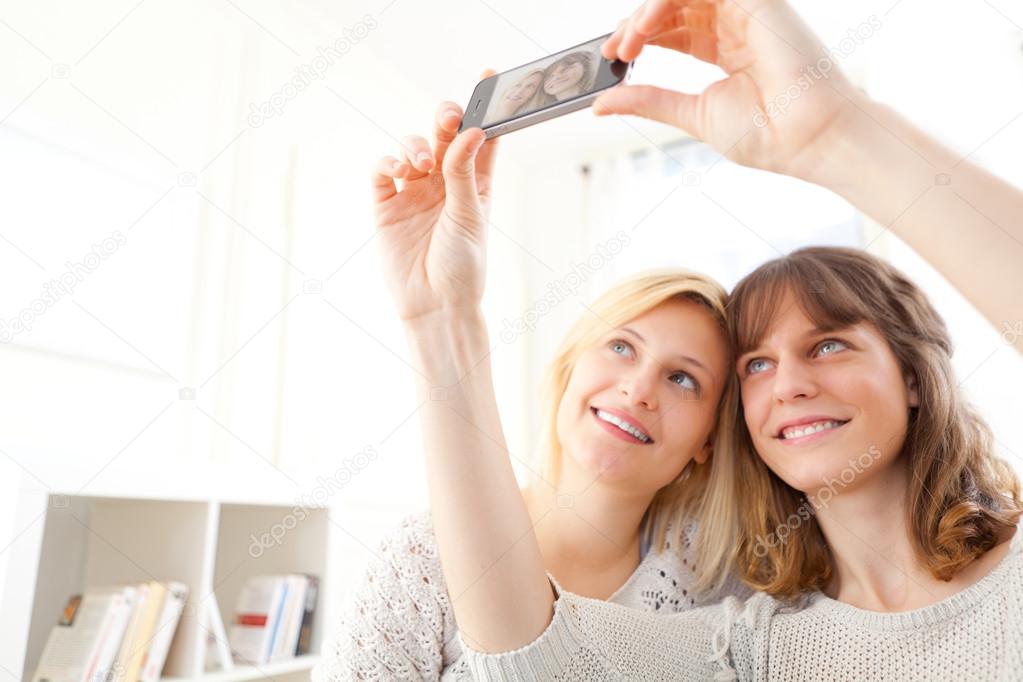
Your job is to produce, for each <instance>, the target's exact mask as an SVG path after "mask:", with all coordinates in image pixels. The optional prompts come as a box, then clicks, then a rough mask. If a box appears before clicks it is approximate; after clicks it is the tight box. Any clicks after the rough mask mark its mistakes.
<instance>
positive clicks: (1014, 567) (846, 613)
mask: <svg viewBox="0 0 1023 682" xmlns="http://www.w3.org/2000/svg"><path fill="white" fill-rule="evenodd" d="M1021 536H1023V532H1019V529H1017V532H1016V534H1015V536H1014V537H1013V539H1012V541H1011V544H1010V549H1009V552H1008V554H1007V555H1006V556H1005V557H1004V558H1003V559H1002V560H1001V562H1000V563H999V564H998V565H997V566H996V567H995V568H994V569H993V570H992V571H991V572H990V573H989V574H988V575H987V576H985V577H984V578H982V579H981V580H980V581H978V582H977V583H975V584H973V585H971V586H970V587H968V588H967V589H965V590H962V591H961V592H959V593H957V594H955V595H953V596H951V597H948V598H946V599H943V600H942V601H940V602H937V603H935V604H932V605H930V606H927V607H924V608H920V609H915V610H913V611H906V612H902V613H879V612H874V611H866V610H863V609H858V608H856V607H853V606H850V605H848V604H843V603H841V602H837V601H835V600H833V599H829V598H828V597H826V596H824V595H822V594H820V593H815V594H812V595H809V596H808V598H807V600H806V602H805V603H804V604H802V606H801V608H797V609H792V608H786V607H784V606H783V604H782V603H781V602H779V601H777V600H775V599H772V598H771V597H769V596H767V595H766V594H757V595H755V596H753V597H750V598H749V599H747V600H746V601H745V602H743V601H740V600H739V599H736V598H735V597H727V598H725V600H724V601H723V602H721V603H720V604H715V605H713V606H708V607H705V608H699V609H693V610H690V611H688V612H686V613H682V614H678V615H671V616H667V617H662V618H656V617H651V616H650V614H648V613H643V612H642V611H638V610H634V609H627V608H623V607H621V606H619V605H616V604H607V603H604V602H600V601H595V600H592V599H586V598H584V597H580V596H578V595H574V594H572V593H570V592H565V591H564V590H559V592H560V594H559V598H558V599H557V601H556V602H555V607H554V619H553V621H552V622H551V624H550V626H549V627H548V628H547V630H545V631H544V632H543V634H541V635H540V637H539V638H538V639H537V640H536V641H534V642H533V643H531V644H529V645H527V646H525V647H523V648H522V649H518V650H516V651H511V652H508V653H503V654H491V655H487V654H481V653H479V652H476V651H473V650H472V649H469V648H468V647H466V655H465V660H466V661H467V662H468V665H469V666H470V668H471V669H472V672H473V676H474V677H475V679H477V680H708V679H717V680H732V679H742V680H949V681H953V680H954V681H955V682H959V681H960V680H1023V613H1021V611H1023V550H1021V547H1023V539H1021Z"/></svg>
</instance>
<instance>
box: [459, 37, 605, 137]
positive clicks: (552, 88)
mask: <svg viewBox="0 0 1023 682" xmlns="http://www.w3.org/2000/svg"><path fill="white" fill-rule="evenodd" d="M609 35H610V34H609ZM607 37H608V36H606V35H605V36H601V37H599V38H595V39H594V40H591V41H589V42H587V43H582V44H580V45H576V46H575V47H571V48H569V49H567V50H564V51H562V52H558V53H555V54H552V55H550V56H548V57H544V58H543V59H538V60H536V61H535V62H531V63H529V64H526V65H524V66H520V67H518V68H515V69H511V70H510V71H505V72H504V73H499V74H497V75H496V76H493V77H492V78H493V79H494V80H495V83H494V85H493V91H492V92H493V96H492V97H490V101H489V105H488V107H487V110H486V113H485V114H484V115H483V119H482V121H481V123H480V124H479V125H481V126H482V127H484V128H486V127H488V126H492V125H493V124H495V123H499V122H501V121H506V120H509V119H513V118H519V117H522V116H526V115H528V114H530V113H533V112H536V111H539V110H541V109H545V108H547V107H550V106H552V105H555V104H559V103H562V102H567V101H569V100H573V99H577V98H580V97H584V96H586V95H590V94H592V93H593V92H595V91H597V90H602V89H604V88H606V87H607V86H608V85H609V84H610V83H608V82H605V81H607V80H608V77H609V76H611V74H610V73H606V72H607V71H608V62H607V60H606V59H604V58H603V56H602V55H601V54H600V46H601V45H602V44H603V43H604V41H605V40H607ZM623 66H624V65H623ZM611 77H612V78H613V76H611Z"/></svg>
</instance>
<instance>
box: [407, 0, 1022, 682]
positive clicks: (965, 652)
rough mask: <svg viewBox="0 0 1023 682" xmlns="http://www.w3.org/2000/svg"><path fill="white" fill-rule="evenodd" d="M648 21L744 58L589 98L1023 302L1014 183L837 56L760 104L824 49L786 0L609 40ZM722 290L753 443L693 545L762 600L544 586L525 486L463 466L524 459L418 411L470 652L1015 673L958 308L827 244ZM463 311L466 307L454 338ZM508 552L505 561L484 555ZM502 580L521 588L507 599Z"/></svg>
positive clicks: (520, 666) (497, 664)
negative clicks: (592, 592)
mask: <svg viewBox="0 0 1023 682" xmlns="http://www.w3.org/2000/svg"><path fill="white" fill-rule="evenodd" d="M643 44H656V45H662V46H666V47H672V48H675V49H678V50H680V51H684V52H687V53H691V54H694V55H695V56H697V57H699V58H701V59H705V60H707V61H711V62H713V63H715V64H717V65H718V66H721V67H722V68H723V69H725V70H726V71H727V72H728V73H729V74H730V76H729V78H727V79H725V80H723V81H718V82H716V83H714V84H713V85H711V86H710V87H709V88H707V90H706V91H704V92H703V93H701V94H700V95H698V96H694V95H683V94H680V93H673V92H670V91H665V90H660V89H657V88H652V87H650V86H623V87H619V88H615V89H614V90H612V91H609V92H608V93H605V94H604V95H602V96H601V98H600V99H599V100H598V101H597V102H596V103H595V104H594V109H595V110H596V112H597V113H598V114H601V113H638V114H641V115H644V116H647V117H649V118H654V119H657V120H662V121H665V122H670V123H673V124H675V125H679V126H680V127H682V128H684V129H686V130H688V131H689V132H691V133H693V134H694V135H696V136H697V137H699V138H701V139H704V140H705V141H708V142H709V143H711V144H712V145H713V146H715V147H716V148H718V149H721V150H727V151H726V153H727V154H728V155H729V156H730V158H732V159H734V160H736V161H738V162H740V163H744V164H747V165H751V166H756V167H760V168H764V169H768V170H772V171H775V172H781V173H786V174H789V175H793V176H796V177H799V178H802V179H804V180H808V181H812V182H815V183H818V184H821V185H823V186H825V187H828V188H830V189H832V190H834V191H836V192H837V193H839V194H841V195H842V196H844V197H845V198H847V199H848V200H849V201H850V202H851V203H852V204H854V205H855V206H857V207H859V208H860V209H861V210H862V211H863V212H865V213H867V214H868V215H871V216H872V217H874V218H875V219H877V220H879V221H880V222H883V223H884V224H885V225H887V226H888V229H890V230H891V231H892V232H893V233H895V234H896V235H897V236H899V237H901V238H902V239H903V240H905V241H906V242H907V243H909V244H910V245H911V246H913V247H914V248H916V250H917V251H918V252H919V253H921V254H922V255H923V256H924V257H925V258H926V259H927V260H929V261H930V262H931V264H932V265H934V266H935V267H936V268H937V269H939V270H940V271H941V272H942V273H943V274H944V275H945V277H946V278H947V279H948V280H949V281H951V282H952V283H953V284H954V285H955V286H957V287H958V288H959V289H960V291H962V292H963V293H964V294H965V295H966V297H967V298H968V299H969V300H971V301H972V302H973V304H974V305H975V306H976V307H977V308H978V309H980V310H981V312H983V313H984V314H985V315H986V316H987V317H988V319H989V320H991V321H993V322H994V323H995V324H999V323H1000V322H1001V321H1005V320H1016V319H1020V318H1021V317H1023V309H1021V303H1020V298H1019V292H1021V291H1023V270H1021V269H1020V268H1019V263H1020V262H1023V246H1021V245H1023V225H1021V223H1020V216H1023V193H1021V192H1020V191H1019V190H1018V189H1016V188H1013V187H1011V186H1009V185H1008V184H1007V183H1005V182H1003V181H1001V180H1000V179H998V178H995V177H993V176H991V175H990V174H988V173H986V172H985V171H984V170H983V169H981V168H979V167H978V166H976V165H974V164H972V163H971V162H970V161H969V159H968V158H963V157H960V155H958V154H956V153H954V152H953V151H951V150H949V149H947V148H945V147H944V146H942V145H941V144H939V143H938V142H936V141H935V140H933V139H931V138H929V137H927V136H926V135H925V134H924V133H922V132H921V131H919V130H918V129H917V128H915V127H914V126H913V125H912V124H910V123H909V122H907V121H906V120H905V119H903V118H901V117H900V116H899V115H898V114H896V113H895V112H894V111H892V110H890V109H888V108H887V107H885V106H883V105H881V104H879V103H877V102H874V101H872V100H870V99H869V98H868V97H866V95H864V94H863V93H861V92H859V91H858V90H856V89H855V88H853V87H852V86H851V85H850V84H849V83H848V82H847V81H845V79H844V78H843V77H842V76H841V74H840V73H839V72H838V71H837V70H832V71H831V74H830V76H829V81H828V83H827V84H816V85H815V86H814V87H811V88H809V89H808V90H806V91H804V92H801V96H800V98H799V99H797V100H796V101H794V102H792V103H791V106H790V107H789V108H788V110H787V111H786V112H785V113H784V114H782V115H779V116H774V115H771V112H770V111H768V112H767V115H764V114H763V113H762V112H761V115H760V116H759V117H757V116H756V114H755V113H754V112H756V109H755V107H756V106H758V105H761V104H763V103H765V102H769V101H770V100H771V98H772V97H775V96H777V95H778V93H783V92H785V91H786V88H787V87H788V86H789V85H790V84H791V83H792V81H793V79H795V78H797V77H798V76H799V75H800V74H801V73H802V69H803V68H804V67H806V66H807V65H808V63H809V64H810V65H812V63H813V62H812V60H813V59H815V58H816V56H817V55H822V54H825V51H824V50H823V46H822V45H821V44H820V42H819V40H817V38H816V37H815V36H814V35H813V34H812V33H810V32H809V30H808V29H807V28H806V27H805V26H804V25H803V24H802V22H801V21H800V20H799V19H798V17H796V15H795V14H794V13H793V12H792V10H791V9H790V8H789V7H788V6H787V5H786V4H785V3H784V2H783V1H782V0H759V1H758V0H747V1H746V2H744V3H743V4H742V5H741V6H740V5H738V4H737V3H735V2H731V1H730V0H718V1H717V2H699V3H693V2H688V1H683V0H677V1H676V2H665V1H664V0H650V1H649V2H648V3H647V5H646V6H645V7H644V8H641V9H640V10H639V11H637V12H636V13H635V14H634V15H633V17H632V18H631V19H630V20H628V21H627V22H626V23H625V24H624V25H623V26H622V27H620V28H619V30H618V31H617V32H616V34H615V35H614V36H613V37H612V38H611V39H610V40H609V41H608V43H606V44H605V45H604V47H603V49H604V53H605V56H606V57H611V56H617V57H618V58H619V59H622V60H626V61H628V60H632V59H634V58H635V57H636V55H637V54H638V52H639V50H640V48H641V47H642V45H643ZM751 119H752V120H751ZM898 140H901V143H898V142H897V141H898ZM941 176H947V177H951V178H952V182H951V183H949V182H947V181H946V182H938V181H937V179H938V178H939V177H941ZM947 177H946V180H947ZM951 185H954V187H955V190H954V191H953V190H951V189H949V187H950V186H951ZM729 314H730V329H731V332H732V337H733V341H734V343H735V344H736V346H737V349H738V351H739V353H740V355H739V357H738V359H737V363H736V385H737V391H736V392H733V393H732V395H731V403H730V404H728V405H726V409H725V412H724V413H723V415H722V419H723V422H722V429H724V427H725V424H726V423H727V420H729V419H731V420H732V424H733V426H734V429H733V430H732V433H733V434H734V435H735V436H736V437H737V439H738V442H737V443H734V444H732V446H730V447H729V446H724V447H718V448H716V450H715V454H714V456H713V458H712V460H711V461H712V466H713V467H714V468H715V471H714V476H713V478H714V481H715V483H714V484H713V485H714V487H713V488H712V490H711V494H709V495H707V497H706V499H707V506H706V507H705V509H704V514H703V516H702V517H701V519H700V522H701V526H700V535H699V543H700V550H701V552H702V558H703V559H702V561H701V562H700V569H701V570H702V571H704V572H705V574H704V577H705V578H706V579H707V580H710V581H713V580H714V579H716V578H717V576H718V575H720V573H719V571H720V569H722V568H723V567H725V566H728V565H732V564H735V565H737V567H738V569H739V570H740V571H742V572H743V573H744V575H745V577H746V579H747V581H748V582H750V583H751V584H752V585H753V586H755V587H758V588H759V589H760V590H761V592H759V593H758V594H757V595H755V596H754V597H751V598H750V599H749V600H747V601H746V602H739V601H737V600H736V599H734V598H727V599H725V600H724V601H723V602H722V603H721V604H719V605H716V606H711V607H707V608H706V609H698V610H695V611H690V612H687V613H686V614H680V615H677V616H669V617H667V618H661V619H657V618H651V617H649V616H648V615H646V614H642V613H639V612H637V611H634V610H629V609H624V608H621V607H617V606H615V605H609V604H606V603H602V602H596V601H593V600H588V599H585V598H581V597H578V596H577V595H573V594H571V593H570V592H564V591H562V592H561V594H560V595H558V594H557V591H556V590H555V591H554V593H552V589H551V585H552V583H551V581H550V579H549V576H547V575H545V573H544V571H543V568H542V565H541V564H540V562H538V561H537V552H536V551H535V538H534V537H533V535H532V530H531V528H530V525H529V519H528V517H527V516H526V515H525V514H524V513H523V512H522V511H521V507H522V502H521V499H520V498H517V496H516V495H515V494H514V493H515V492H516V491H515V490H514V486H513V485H510V484H508V485H503V486H500V485H494V484H492V483H491V484H490V485H488V487H487V491H486V495H485V496H482V495H480V494H478V493H476V492H475V491H473V490H472V489H471V488H470V487H467V486H466V484H465V481H466V480H474V481H480V480H488V481H494V480H495V479H496V477H499V476H504V477H505V480H508V481H510V480H511V479H510V478H509V477H508V476H507V475H506V474H505V473H504V472H505V470H506V469H507V463H506V462H505V463H502V462H500V461H497V459H499V458H497V459H495V458H493V457H489V456H476V453H473V452H469V451H467V450H466V449H465V448H464V447H461V446H460V444H459V443H458V441H457V439H456V438H452V437H449V436H448V434H447V430H448V428H449V427H451V428H457V420H455V419H451V420H449V421H447V422H446V421H444V420H443V418H442V417H441V416H440V415H439V414H438V415H437V417H438V418H437V419H435V420H433V421H431V423H429V424H427V423H424V433H425V435H426V446H427V453H428V457H429V458H430V462H429V465H430V467H431V487H432V489H433V491H434V492H433V494H435V495H444V496H445V499H446V502H445V508H444V509H443V510H441V512H440V513H437V510H435V513H434V522H435V526H436V527H437V535H438V540H439V546H440V552H441V556H442V559H443V561H444V567H445V571H446V574H447V575H448V579H449V582H450V583H451V584H452V589H456V590H457V589H459V588H462V589H465V590H467V591H468V592H467V594H466V598H463V599H461V600H459V603H458V604H456V605H455V612H456V616H457V617H458V618H459V620H460V621H461V620H463V619H464V620H465V621H466V622H471V623H472V625H473V629H472V635H473V646H472V647H470V650H469V651H468V652H467V658H468V659H469V663H470V665H471V666H472V668H473V670H474V672H475V674H476V676H477V677H478V678H490V677H494V678H499V679H518V678H542V679H591V678H592V679H606V678H611V677H624V678H626V679H679V678H689V679H708V678H710V677H716V678H719V679H732V678H734V677H736V676H737V677H740V678H743V679H779V678H785V679H808V678H812V679H821V678H827V679H876V678H883V679H918V678H931V679H949V680H952V679H956V680H958V679H964V678H966V679H1006V678H1012V679H1019V678H1021V677H1023V622H1021V621H1023V615H1021V614H1023V534H1020V533H1018V532H1016V530H1017V524H1018V523H1019V518H1020V512H1021V503H1020V498H1019V484H1018V481H1017V479H1016V476H1015V475H1014V474H1013V473H1012V472H1011V470H1010V469H1009V468H1008V467H1007V466H1006V465H1005V464H1004V463H1003V462H1001V461H1000V460H999V459H997V458H996V457H995V455H994V453H993V451H992V447H991V444H990V439H989V437H988V434H987V429H986V427H984V425H983V423H982V422H981V421H980V420H979V419H978V418H976V417H975V416H974V415H973V414H972V413H971V412H970V410H969V408H968V407H966V406H965V405H964V404H963V403H962V400H961V397H960V396H959V395H958V393H957V384H956V382H955V380H954V377H953V375H952V372H951V369H950V365H949V356H950V353H951V348H950V344H949V339H948V335H947V332H946V330H945V328H944V324H943V323H942V321H941V319H940V317H939V316H938V315H937V314H936V313H935V311H934V310H933V308H932V307H931V306H930V305H929V303H928V302H927V301H926V299H925V297H924V296H923V295H922V294H921V293H920V291H919V290H918V289H917V288H916V287H915V286H914V285H913V284H912V283H911V282H909V281H907V280H906V279H905V278H904V277H903V276H902V275H901V274H899V273H898V272H897V271H895V270H894V269H893V268H891V267H890V266H888V265H886V264H884V263H883V262H882V261H880V260H878V259H875V258H873V257H871V256H869V255H867V254H862V253H857V252H854V251H848V250H843V249H828V248H819V249H809V250H803V251H800V252H797V253H795V254H792V255H790V256H788V257H785V258H782V259H778V260H776V261H772V262H770V263H767V264H766V265H764V266H762V267H761V268H758V269H757V270H756V271H755V272H754V273H752V274H751V275H750V276H749V277H748V278H747V279H746V280H744V281H743V282H742V283H740V285H739V286H738V287H737V289H736V291H735V292H734V295H733V299H732V304H731V308H730V313H729ZM460 319H461V318H459V316H458V315H457V314H452V315H451V317H450V319H449V320H448V322H447V323H446V325H445V328H447V329H449V330H450V331H449V333H448V337H451V336H452V334H454V333H455V332H457V330H458V329H459V328H460V322H459V320H460ZM443 345H444V344H443V343H440V342H438V343H436V344H435V345H434V346H433V348H434V349H436V350H437V351H439V352H442V351H441V349H442V348H443ZM477 345H478V347H467V346H466V345H465V344H464V343H462V344H460V345H459V348H458V351H457V352H456V353H448V354H447V355H446V357H447V358H448V360H447V361H448V362H450V364H451V365H452V366H453V367H455V368H464V369H465V373H464V374H459V376H464V377H465V380H464V381H463V382H462V383H461V385H460V388H461V390H464V391H465V392H466V393H467V394H468V395H467V396H466V397H467V400H466V404H470V405H471V404H477V403H479V404H484V405H485V404H489V403H490V396H491V392H492V386H490V384H489V381H488V380H486V379H485V378H482V377H475V376H474V375H473V372H472V367H473V366H474V363H475V362H477V361H478V360H479V358H480V357H483V356H484V355H485V353H486V352H487V351H488V348H487V347H486V345H485V344H477ZM1016 346H1017V348H1021V349H1023V339H1017V340H1016ZM470 418H471V419H473V420H474V423H476V424H477V425H478V424H489V423H491V420H494V418H495V417H494V415H493V414H492V411H488V410H486V409H480V410H476V411H473V413H472V414H471V415H470ZM720 445H721V444H720V443H719V446H720ZM811 497H812V498H813V499H814V501H815V502H816V503H817V504H813V503H811V507H812V508H810V507H807V506H806V505H805V504H804V498H806V499H807V500H809V498H811ZM825 501H826V503H825ZM772 533H773V537H772V535H771V534H772ZM782 536H784V537H782ZM498 570H499V572H500V574H501V575H502V576H504V577H503V578H502V579H501V580H492V579H490V576H493V575H494V573H495V571H498ZM496 600H501V601H503V602H504V603H507V602H509V601H511V602H513V603H515V604H516V607H515V609H514V612H513V613H508V612H503V613H499V614H498V613H494V612H493V609H492V608H491V606H492V604H493V603H494V602H495V601H496ZM509 650H511V651H509ZM487 651H489V652H500V651H506V652H507V653H496V654H484V653H481V652H487Z"/></svg>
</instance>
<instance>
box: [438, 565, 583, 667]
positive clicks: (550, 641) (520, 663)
mask: <svg viewBox="0 0 1023 682" xmlns="http://www.w3.org/2000/svg"><path fill="white" fill-rule="evenodd" d="M548 578H550V581H551V585H552V587H553V588H554V595H555V601H554V617H553V618H552V619H551V622H550V624H549V625H548V626H547V629H545V630H544V631H543V632H542V633H541V634H540V636H539V637H537V638H536V639H535V640H533V641H532V642H530V643H529V644H527V645H526V646H524V647H522V648H519V649H515V650H513V651H506V652H503V653H499V654H487V653H482V652H479V651H475V650H473V649H472V647H471V646H469V644H468V643H467V642H466V641H465V640H464V639H462V633H461V631H459V634H458V637H459V639H461V642H462V649H463V651H464V652H465V658H466V662H467V663H468V665H469V669H470V670H471V671H472V675H473V679H475V680H552V679H558V678H563V672H564V670H565V668H566V667H567V666H568V665H569V664H570V663H571V662H572V661H573V660H574V659H576V658H577V656H578V652H579V650H580V649H582V648H583V647H584V646H585V643H586V637H585V636H584V634H583V632H582V630H580V628H579V624H578V623H576V622H575V617H574V616H575V614H574V613H573V610H572V608H571V605H570V604H568V603H567V601H568V600H570V599H571V596H570V595H569V596H566V595H564V594H562V593H561V590H560V587H559V586H558V584H557V582H555V581H554V579H553V577H551V576H550V575H548Z"/></svg>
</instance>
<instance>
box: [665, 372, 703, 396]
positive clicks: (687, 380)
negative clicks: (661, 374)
mask: <svg viewBox="0 0 1023 682" xmlns="http://www.w3.org/2000/svg"><path fill="white" fill-rule="evenodd" d="M675 377H681V378H682V381H683V382H684V383H679V382H677V381H675V382H674V383H677V384H678V385H679V386H681V387H682V388H684V389H686V390H687V391H695V390H697V389H698V388H699V386H697V385H696V382H695V381H693V378H692V377H691V376H689V375H688V374H686V373H685V372H675V373H674V374H672V375H671V377H669V378H670V379H672V380H674V379H675Z"/></svg>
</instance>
